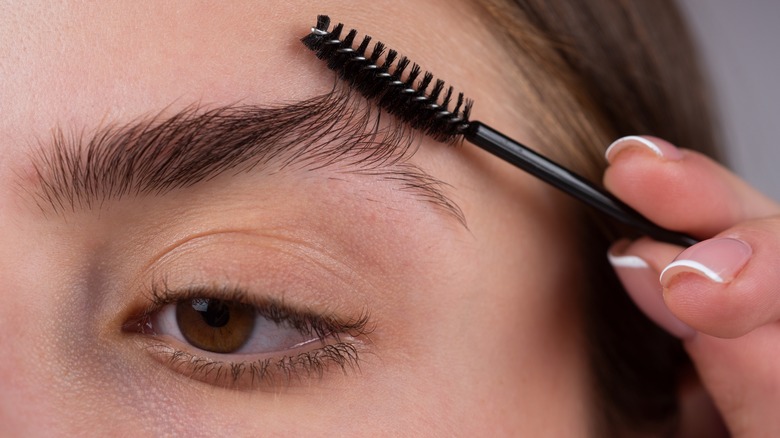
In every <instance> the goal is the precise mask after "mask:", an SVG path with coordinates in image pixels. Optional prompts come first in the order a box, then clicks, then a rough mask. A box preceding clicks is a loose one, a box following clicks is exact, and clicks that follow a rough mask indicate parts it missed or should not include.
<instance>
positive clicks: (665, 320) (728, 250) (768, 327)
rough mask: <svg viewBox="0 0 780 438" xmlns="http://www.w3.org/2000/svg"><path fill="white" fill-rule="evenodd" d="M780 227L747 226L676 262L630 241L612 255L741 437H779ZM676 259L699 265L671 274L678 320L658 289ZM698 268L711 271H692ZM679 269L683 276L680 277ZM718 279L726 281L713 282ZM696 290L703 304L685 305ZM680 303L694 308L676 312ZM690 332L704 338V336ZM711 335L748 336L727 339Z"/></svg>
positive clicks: (648, 243) (660, 248)
mask: <svg viewBox="0 0 780 438" xmlns="http://www.w3.org/2000/svg"><path fill="white" fill-rule="evenodd" d="M778 222H780V221H779V220H777V219H774V220H762V221H758V222H757V223H747V224H744V225H740V226H739V227H735V228H734V229H731V230H728V231H727V232H726V233H724V236H727V237H719V238H716V239H713V240H710V241H705V242H702V243H700V244H698V245H695V246H693V247H691V248H690V249H689V250H686V251H684V252H683V253H682V254H680V255H679V256H677V257H675V256H676V253H677V251H678V248H677V247H674V246H672V245H668V244H664V243H660V242H655V241H652V240H650V239H647V238H645V239H640V240H639V241H637V242H633V243H632V242H625V241H623V242H620V243H618V244H616V245H615V246H613V248H612V249H611V250H610V261H612V262H613V264H614V265H616V271H617V273H618V275H619V276H620V278H621V279H622V280H623V282H624V285H625V286H626V288H627V290H628V292H629V295H630V296H632V298H634V300H635V302H637V304H638V305H639V307H640V308H641V309H642V310H643V311H645V313H646V314H647V315H648V316H649V317H650V318H651V319H653V320H654V321H656V322H657V323H658V324H659V325H660V326H661V327H664V328H666V329H667V330H668V331H669V332H670V333H673V334H676V335H677V336H679V337H681V338H683V339H684V345H685V347H686V349H687V350H688V353H689V355H690V356H691V358H692V360H693V362H694V364H695V365H696V368H697V371H698V373H699V375H700V376H701V380H702V382H703V383H704V385H705V387H706V388H707V391H708V392H709V393H710V394H711V395H712V397H713V399H714V401H715V404H716V405H717V407H718V410H719V412H721V413H722V414H723V416H724V418H725V419H726V421H727V423H728V425H729V429H730V431H731V432H732V433H733V434H734V436H780V417H778V416H777V414H776V410H777V405H778V398H780V348H778V340H779V339H780V323H778V322H776V321H777V320H778V319H780V312H779V311H778V308H780V305H778V303H777V301H778V298H777V295H778V290H777V288H776V286H775V285H776V284H780V283H778V282H777V280H778V278H777V276H780V274H776V273H775V272H774V271H775V269H774V268H775V266H778V264H777V263H778V261H780V260H777V259H778V256H777V255H776V254H775V253H777V252H778V251H775V250H773V248H777V245H778V243H780V242H778V240H780V238H777V237H775V236H777V235H778V231H780V230H778ZM734 238H738V239H739V240H740V241H744V242H745V243H746V244H748V245H749V246H750V249H749V251H746V250H745V249H744V248H742V247H741V245H742V243H738V242H737V243H735V242H731V241H729V240H728V239H734ZM724 241H725V242H726V243H723V242H724ZM724 252H725V255H724V254H723V253H724ZM735 254H736V255H735ZM745 256H746V257H745ZM672 259H675V261H681V260H689V261H695V262H696V263H683V264H678V266H681V268H674V266H673V267H672V268H669V269H667V270H666V272H665V273H664V274H665V278H664V282H665V283H666V284H667V287H666V289H665V297H666V301H667V303H669V305H670V307H672V308H674V310H675V311H674V313H673V312H671V311H670V310H669V309H668V308H667V307H665V306H664V304H663V303H662V292H661V286H660V284H659V282H658V281H659V280H658V278H659V277H658V276H659V272H660V271H661V270H662V269H664V267H665V266H667V264H668V263H669V262H670V261H672ZM745 259H746V260H745ZM672 265H674V263H672ZM699 265H701V266H703V267H704V269H703V270H702V269H701V267H697V268H694V271H693V272H688V271H686V270H685V269H689V267H690V266H699ZM674 269H682V270H681V271H679V272H676V273H675V272H674ZM713 274H714V276H716V278H720V281H714V280H712V279H711V277H712V276H713ZM700 277H702V278H703V279H700ZM637 279H639V280H637ZM708 282H714V286H713V287H707V286H708ZM688 283H693V287H692V286H691V285H690V284H688ZM702 283H703V284H702ZM702 286H704V287H702ZM695 288H701V289H700V290H694V293H695V294H696V297H695V298H693V299H690V300H686V299H685V296H684V294H685V293H690V292H691V289H695ZM678 301H682V302H685V301H688V303H687V304H683V305H677V304H676V303H677V302H678ZM648 303H650V304H648ZM686 306H687V307H686ZM678 316H679V317H680V318H678ZM683 321H684V322H683ZM691 326H693V327H696V328H697V329H699V330H701V331H703V332H704V333H697V332H696V331H694V329H693V328H691ZM707 332H709V333H710V334H713V335H716V336H728V337H733V336H740V334H741V336H740V337H739V338H736V339H722V338H719V337H714V336H710V335H708V334H705V333H707ZM745 333H746V334H745Z"/></svg>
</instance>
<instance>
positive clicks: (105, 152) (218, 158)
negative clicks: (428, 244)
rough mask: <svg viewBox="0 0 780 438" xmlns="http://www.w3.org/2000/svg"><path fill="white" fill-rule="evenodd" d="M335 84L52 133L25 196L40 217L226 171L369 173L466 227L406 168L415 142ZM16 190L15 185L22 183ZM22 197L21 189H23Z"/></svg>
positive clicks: (438, 193) (436, 185) (450, 205)
mask: <svg viewBox="0 0 780 438" xmlns="http://www.w3.org/2000/svg"><path fill="white" fill-rule="evenodd" d="M381 114H382V113H381V111H379V110H377V109H376V108H375V107H374V106H373V104H372V103H369V102H368V101H366V100H365V99H364V98H362V97H360V96H359V95H357V94H355V93H354V92H352V91H351V90H350V89H349V87H346V86H342V85H340V84H338V83H337V84H336V85H334V88H333V90H332V91H331V92H329V93H326V94H323V95H320V96H316V97H313V98H311V99H307V100H303V101H300V102H295V103H290V104H283V105H282V104H279V105H272V106H255V105H228V106H220V107H216V108H212V109H206V108H204V107H201V106H199V105H191V106H189V107H186V108H184V109H183V110H181V111H179V112H178V113H176V114H174V115H173V116H170V117H164V116H163V114H162V113H160V114H158V115H157V116H154V117H151V118H142V119H139V120H136V121H134V122H131V123H128V124H125V125H119V124H113V125H108V126H105V127H101V128H98V129H97V130H96V132H95V133H94V134H93V135H92V136H91V138H86V137H87V136H86V135H85V134H84V133H81V134H68V133H66V132H65V131H64V130H63V129H56V130H55V131H54V133H53V138H52V139H51V144H49V145H46V144H39V145H38V148H37V149H35V150H33V152H32V154H31V159H32V168H33V171H34V174H36V176H37V178H36V180H37V184H36V186H37V187H35V188H34V190H33V191H32V193H33V195H34V197H35V200H36V203H37V204H38V207H39V208H40V209H41V210H42V211H43V212H44V213H46V212H47V211H50V210H51V211H54V212H55V213H59V214H62V213H65V212H68V211H71V212H75V211H76V210H81V209H86V210H92V209H99V208H101V207H102V206H103V205H104V204H105V203H106V202H109V201H111V200H116V199H119V198H122V197H126V196H130V197H132V196H154V195H162V194H165V193H168V192H170V191H173V190H176V189H180V188H186V187H190V186H192V185H194V184H197V183H200V182H203V181H207V180H209V179H212V178H214V177H216V176H218V175H221V174H224V173H226V172H231V171H232V172H235V173H241V172H248V171H260V170H262V169H263V168H267V167H269V166H277V167H278V168H279V169H282V170H284V169H304V170H317V169H323V168H336V170H337V171H340V172H347V173H358V174H367V175H374V176H378V177H380V178H384V179H387V180H392V181H396V182H399V183H400V184H401V189H402V190H404V191H408V192H410V193H412V194H413V195H414V196H416V197H418V198H420V199H422V200H423V201H425V202H430V203H433V204H434V205H436V206H437V207H440V208H441V209H442V210H444V211H445V212H447V213H449V214H450V215H452V216H454V217H455V218H456V219H457V220H458V221H459V222H460V223H462V224H463V225H465V218H464V216H463V213H462V211H461V210H460V208H459V207H458V206H457V204H455V203H454V202H453V201H452V200H451V199H450V198H449V197H448V196H447V195H446V194H445V189H446V187H447V186H448V185H447V184H446V183H444V182H442V181H440V180H438V179H436V178H434V177H432V176H431V175H429V174H427V173H426V172H424V171H423V170H422V169H420V168H419V167H417V166H414V165H412V164H411V163H409V162H408V160H409V158H410V157H411V156H412V155H414V153H415V152H416V150H417V148H418V147H419V144H420V141H421V136H420V135H419V133H418V132H417V131H414V130H412V129H411V128H409V127H408V126H406V125H405V124H403V123H401V122H400V121H398V120H396V119H395V118H394V117H386V118H385V119H386V120H387V121H388V122H387V123H385V124H382V123H381V121H382V120H384V119H381ZM23 188H24V187H23ZM27 191H28V192H29V190H27Z"/></svg>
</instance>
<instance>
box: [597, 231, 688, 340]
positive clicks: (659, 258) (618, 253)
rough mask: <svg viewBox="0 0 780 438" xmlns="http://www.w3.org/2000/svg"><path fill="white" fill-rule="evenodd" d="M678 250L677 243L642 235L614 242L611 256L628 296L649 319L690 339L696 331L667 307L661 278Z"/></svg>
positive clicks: (609, 255) (671, 331) (675, 334)
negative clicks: (641, 236) (659, 240)
mask: <svg viewBox="0 0 780 438" xmlns="http://www.w3.org/2000/svg"><path fill="white" fill-rule="evenodd" d="M679 252H680V248H679V247H678V246H675V245H671V244H668V243H662V242H657V241H654V240H652V239H649V238H642V239H639V240H637V241H636V242H630V241H628V240H622V241H619V242H617V243H615V244H614V245H612V247H611V248H610V250H609V253H608V259H609V262H610V263H611V264H612V267H613V268H614V269H615V273H616V274H617V276H618V278H619V279H620V281H621V283H622V284H623V287H624V288H625V290H626V292H627V293H628V295H629V297H631V299H632V300H633V301H634V304H636V305H637V307H639V309H640V310H641V311H642V312H643V313H644V314H645V315H646V316H647V317H648V318H649V319H650V320H652V321H653V322H655V323H656V324H657V325H658V326H660V327H661V328H663V329H664V330H666V331H667V332H669V333H671V334H672V335H674V336H677V337H678V338H690V337H693V336H694V334H695V331H694V330H693V328H691V327H690V326H689V325H687V324H685V323H684V322H682V321H681V320H680V319H679V318H677V317H676V316H675V315H674V314H673V313H672V312H671V311H670V310H669V308H668V307H667V306H666V303H664V299H663V288H662V287H661V283H660V282H659V279H658V278H659V275H660V273H661V271H662V270H663V268H664V267H666V266H667V265H668V264H669V263H671V262H672V261H673V260H674V258H675V257H676V256H677V254H679Z"/></svg>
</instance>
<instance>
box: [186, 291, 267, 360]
mask: <svg viewBox="0 0 780 438" xmlns="http://www.w3.org/2000/svg"><path fill="white" fill-rule="evenodd" d="M255 316H256V312H255V308H254V307H252V306H249V305H247V304H242V303H237V302H234V301H223V300H215V299H210V298H195V299H192V300H183V301H180V302H179V303H178V304H177V305H176V322H177V323H178V325H179V330H181V334H182V335H184V338H185V339H187V341H188V342H190V343H191V344H192V345H193V346H195V347H197V348H200V349H201V350H206V351H211V352H214V353H232V352H234V351H236V350H238V349H239V348H241V347H242V346H243V345H244V344H245V343H246V341H247V340H248V339H249V337H250V336H251V335H252V330H253V329H254V326H255Z"/></svg>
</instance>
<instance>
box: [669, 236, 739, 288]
mask: <svg viewBox="0 0 780 438" xmlns="http://www.w3.org/2000/svg"><path fill="white" fill-rule="evenodd" d="M752 254H753V250H752V249H751V248H750V245H748V244H747V243H745V242H743V241H741V240H738V239H732V238H728V237H726V238H719V239H711V240H705V241H704V242H700V243H697V244H696V245H693V246H692V247H690V248H688V249H686V250H685V251H683V252H682V253H680V255H679V256H677V258H676V259H674V261H673V262H672V263H670V264H669V266H667V267H666V268H665V269H664V270H663V272H661V284H662V285H663V286H664V287H668V286H669V284H671V282H672V281H673V280H674V279H675V278H677V277H678V276H679V275H680V274H683V273H691V274H696V275H699V276H701V277H704V278H706V279H708V280H710V281H712V282H713V283H728V282H730V281H731V280H733V279H734V278H735V277H736V276H737V274H739V271H741V270H742V268H743V267H745V264H746V263H747V262H748V260H750V256H751V255H752Z"/></svg>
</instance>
